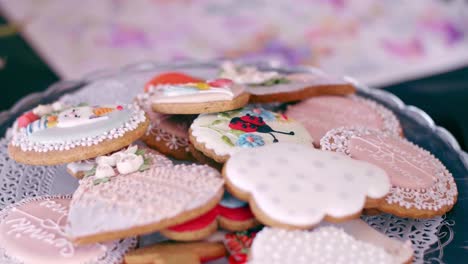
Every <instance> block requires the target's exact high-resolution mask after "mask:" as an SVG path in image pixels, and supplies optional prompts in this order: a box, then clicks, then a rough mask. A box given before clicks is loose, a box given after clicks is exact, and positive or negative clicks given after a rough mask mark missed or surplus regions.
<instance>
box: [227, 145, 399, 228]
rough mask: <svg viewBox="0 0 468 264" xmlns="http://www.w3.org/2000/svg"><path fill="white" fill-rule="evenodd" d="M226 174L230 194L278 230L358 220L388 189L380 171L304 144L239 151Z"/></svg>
mask: <svg viewBox="0 0 468 264" xmlns="http://www.w3.org/2000/svg"><path fill="white" fill-rule="evenodd" d="M223 171H224V175H225V177H226V179H227V181H226V182H227V184H228V189H230V190H234V191H233V192H232V193H233V194H234V195H236V197H237V198H239V199H240V200H243V201H249V204H250V206H251V208H252V211H253V213H254V215H255V216H256V218H257V219H258V220H259V221H260V222H262V223H264V224H266V225H269V226H277V227H284V226H287V227H288V228H310V227H312V226H315V225H317V224H319V223H320V222H321V221H322V220H323V219H324V218H329V219H336V220H340V219H344V218H345V219H346V218H349V217H353V216H354V217H357V216H358V215H359V214H360V213H361V211H362V209H363V208H365V207H366V208H372V207H375V206H377V204H378V202H379V201H380V200H382V199H383V198H384V197H385V195H386V194H387V193H388V192H389V190H390V181H389V178H388V176H387V174H386V173H385V171H383V170H382V169H380V168H379V167H377V166H375V165H372V164H370V163H367V162H362V161H357V160H353V159H351V158H349V157H347V156H345V155H342V154H337V153H332V152H325V151H320V150H316V149H314V148H313V147H312V146H304V145H300V144H288V143H278V144H270V145H266V146H264V147H260V148H248V149H245V150H243V151H240V152H236V153H234V154H233V155H231V157H230V159H229V160H228V161H227V162H226V164H225V165H224V170H223Z"/></svg>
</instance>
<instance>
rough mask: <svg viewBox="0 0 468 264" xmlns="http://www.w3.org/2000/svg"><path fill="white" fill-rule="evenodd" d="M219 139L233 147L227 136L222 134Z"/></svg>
mask: <svg viewBox="0 0 468 264" xmlns="http://www.w3.org/2000/svg"><path fill="white" fill-rule="evenodd" d="M221 139H222V140H223V141H224V142H225V143H226V144H228V145H229V146H231V147H234V144H233V143H232V141H231V140H230V139H229V138H228V137H227V136H225V135H223V136H222V137H221Z"/></svg>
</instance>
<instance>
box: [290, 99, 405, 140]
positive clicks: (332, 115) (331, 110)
mask: <svg viewBox="0 0 468 264" xmlns="http://www.w3.org/2000/svg"><path fill="white" fill-rule="evenodd" d="M311 113H313V114H311ZM286 114H287V115H288V116H290V117H291V118H295V119H297V120H298V121H299V122H301V123H302V124H303V125H304V126H305V127H306V128H307V130H308V131H309V133H310V134H311V135H312V137H313V138H314V139H315V142H314V144H315V145H319V141H320V139H321V138H322V137H323V136H324V135H325V134H326V133H327V132H328V131H329V130H331V129H333V128H338V127H342V126H363V127H369V128H374V129H379V130H381V131H383V132H386V133H390V134H394V135H398V134H400V133H401V127H400V124H399V122H398V119H397V118H396V116H395V115H394V114H393V113H392V112H391V111H390V110H388V109H387V108H385V107H384V106H382V105H379V104H377V103H375V102H373V101H370V100H367V99H364V98H361V97H358V96H348V97H344V96H319V97H313V98H309V99H307V100H304V101H302V102H300V103H298V104H296V105H292V106H290V107H288V110H287V111H286Z"/></svg>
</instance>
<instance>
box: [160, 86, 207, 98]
mask: <svg viewBox="0 0 468 264" xmlns="http://www.w3.org/2000/svg"><path fill="white" fill-rule="evenodd" d="M161 90H162V92H163V94H164V95H165V96H179V95H187V94H196V93H198V92H199V91H200V90H198V89H197V88H195V87H190V86H182V85H180V86H172V85H171V86H168V87H167V86H166V87H164V88H162V89H161Z"/></svg>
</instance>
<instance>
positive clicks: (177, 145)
mask: <svg viewBox="0 0 468 264" xmlns="http://www.w3.org/2000/svg"><path fill="white" fill-rule="evenodd" d="M146 134H147V135H151V136H153V137H154V139H156V141H158V142H159V141H162V142H165V143H164V144H165V145H166V146H167V147H168V148H169V149H170V150H178V149H183V150H185V152H190V149H189V144H190V142H189V139H188V138H181V137H178V136H176V135H174V134H171V133H169V132H167V131H165V130H164V129H162V128H157V127H151V128H150V129H149V130H148V132H147V133H146Z"/></svg>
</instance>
